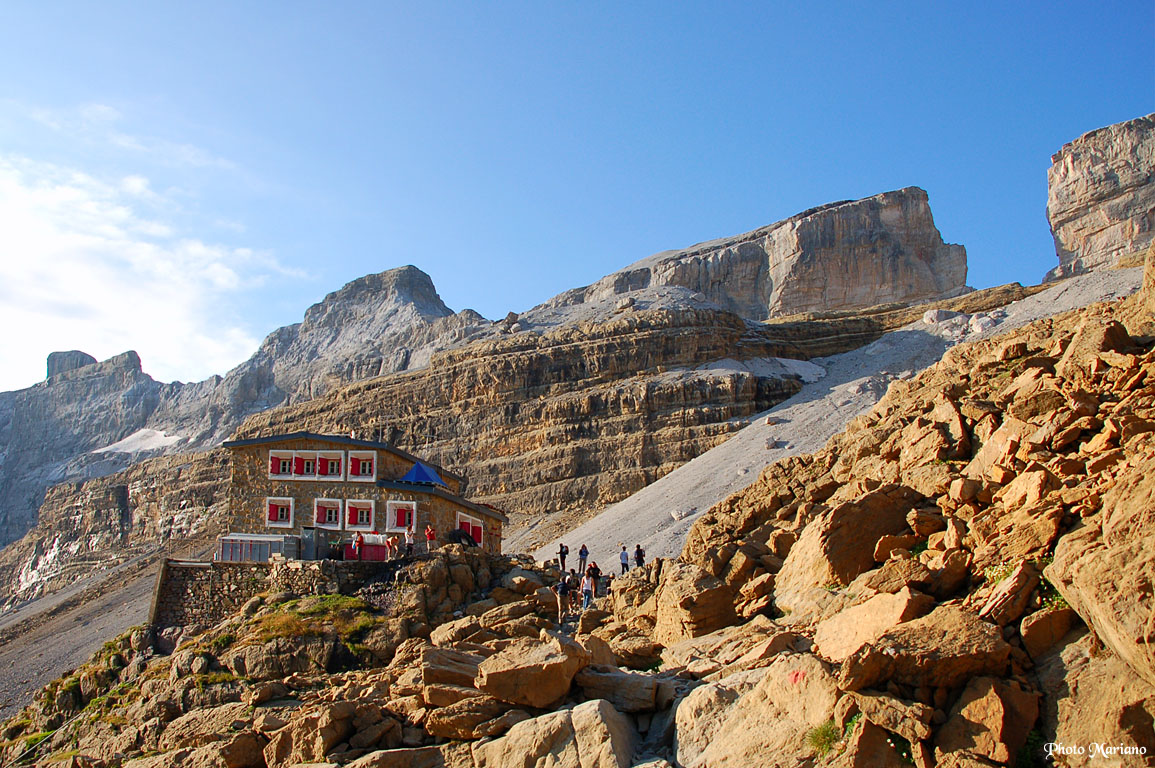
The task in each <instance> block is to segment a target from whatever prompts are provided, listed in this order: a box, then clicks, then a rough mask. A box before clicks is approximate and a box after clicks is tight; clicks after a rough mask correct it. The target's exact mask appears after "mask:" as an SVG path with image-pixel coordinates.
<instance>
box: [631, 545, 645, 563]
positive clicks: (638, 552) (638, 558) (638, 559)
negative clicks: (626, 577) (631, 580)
mask: <svg viewBox="0 0 1155 768" xmlns="http://www.w3.org/2000/svg"><path fill="white" fill-rule="evenodd" d="M634 564H635V565H637V567H639V568H641V567H643V566H645V564H646V550H644V549H642V545H641V544H639V545H638V546H637V547H636V548H635V549H634Z"/></svg>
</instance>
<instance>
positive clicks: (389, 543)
mask: <svg viewBox="0 0 1155 768" xmlns="http://www.w3.org/2000/svg"><path fill="white" fill-rule="evenodd" d="M357 535H358V536H360V535H361V534H357ZM385 559H386V560H392V559H393V539H391V538H390V537H388V536H386V537H385Z"/></svg>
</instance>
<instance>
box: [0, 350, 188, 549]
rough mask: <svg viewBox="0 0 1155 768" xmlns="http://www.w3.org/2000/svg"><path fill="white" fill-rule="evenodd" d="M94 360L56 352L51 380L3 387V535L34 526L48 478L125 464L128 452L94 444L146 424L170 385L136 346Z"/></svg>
mask: <svg viewBox="0 0 1155 768" xmlns="http://www.w3.org/2000/svg"><path fill="white" fill-rule="evenodd" d="M89 360H92V358H91V357H89V356H88V355H84V353H65V356H63V357H61V356H60V355H59V353H55V354H54V355H52V356H51V357H50V358H49V372H50V373H51V374H52V375H50V376H49V377H48V378H47V379H46V380H44V381H42V382H40V383H39V384H37V385H35V386H33V387H29V388H28V389H22V390H20V391H17V392H5V393H2V394H0V542H5V543H6V542H8V541H11V540H13V539H16V538H18V537H20V536H22V535H24V533H25V532H26V531H27V530H28V529H29V528H30V527H31V526H32V524H33V523H34V522H35V520H36V508H37V507H39V506H40V502H41V501H42V499H43V497H44V490H45V488H47V487H48V486H49V485H51V484H53V483H59V482H61V481H63V480H66V479H69V478H75V477H86V476H94V475H99V474H108V473H109V472H114V471H117V470H119V469H122V468H124V467H125V466H127V464H128V463H129V460H130V459H129V457H128V456H127V455H125V454H118V453H93V451H95V450H96V449H99V448H102V447H104V446H107V445H109V444H110V443H113V442H116V441H118V440H121V439H122V438H125V437H127V436H129V435H131V434H132V433H134V432H136V431H138V430H140V429H142V428H144V426H145V424H146V423H148V420H149V418H150V417H151V416H152V415H153V413H154V412H155V410H156V408H157V405H158V404H159V402H160V401H161V399H162V398H163V397H164V396H165V394H166V393H168V392H171V391H172V386H171V385H164V384H160V383H158V382H156V381H153V380H152V378H150V377H149V376H148V375H147V374H145V373H143V372H142V371H141V368H140V358H139V357H138V356H137V354H136V353H135V352H126V353H124V354H122V355H117V356H116V357H113V358H111V359H109V360H105V361H104V362H102V363H97V362H95V361H93V362H87V361H89Z"/></svg>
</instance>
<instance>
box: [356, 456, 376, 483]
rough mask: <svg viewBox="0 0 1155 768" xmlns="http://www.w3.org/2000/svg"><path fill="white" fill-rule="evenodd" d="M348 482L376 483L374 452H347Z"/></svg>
mask: <svg viewBox="0 0 1155 768" xmlns="http://www.w3.org/2000/svg"><path fill="white" fill-rule="evenodd" d="M349 480H350V481H351V482H354V483H373V482H376V481H377V452H376V451H349Z"/></svg>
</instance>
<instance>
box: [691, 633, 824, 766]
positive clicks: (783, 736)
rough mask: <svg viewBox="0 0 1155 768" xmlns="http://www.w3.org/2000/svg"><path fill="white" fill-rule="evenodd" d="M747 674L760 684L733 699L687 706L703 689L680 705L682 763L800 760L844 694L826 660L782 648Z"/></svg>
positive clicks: (748, 763)
mask: <svg viewBox="0 0 1155 768" xmlns="http://www.w3.org/2000/svg"><path fill="white" fill-rule="evenodd" d="M742 674H746V675H759V676H758V677H757V678H756V679H757V684H756V685H754V687H753V688H751V689H749V690H747V691H745V692H744V693H742V694H741V695H740V696H738V697H737V698H736V699H732V700H731V701H730V702H729V704H728V705H727V704H726V698H728V697H722V698H721V700H720V701H718V704H716V705H714V706H710V707H702V706H701V703H702V702H697V703H696V704H691V705H690V706H687V702H689V701H690V699H691V698H694V697H695V696H696V695H697V694H698V690H700V689H698V690H695V691H694V692H693V693H691V694H690V696H688V697H687V698H686V699H684V700H683V701H682V703H681V704H680V705H679V706H678V709H677V712H676V713H675V721H676V726H677V730H676V734H677V735H676V741H675V749H676V754H677V763H678V764H679V765H685V766H711V768H714V767H717V768H743V767H745V766H754V765H757V766H762V767H764V768H773V767H774V766H795V765H797V764H798V763H799V762H800V759H799V758H800V757H801V756H800V755H799V748H800V745H801V744H803V742H804V738H805V734H806V733H807V732H808V731H809V730H811V729H812V728H814V727H816V726H818V725H821V724H822V723H824V722H826V721H827V720H829V719H830V717H831V715H832V713H833V711H834V705H835V703H836V701H837V699H838V690H837V688H836V687H835V684H834V678H833V677H832V676H831V674H830V672H829V671H828V670H827V668H826V665H825V664H824V663H823V662H822V661H821V660H820V659H818V658H817V657H816V656H812V655H810V654H782V655H779V656H777V657H775V658H774V659H773V660H772V661H771V662H770V664H769V666H767V667H765V669H764V670H758V671H757V672H750V673H742ZM722 682H723V683H724V682H725V681H722ZM703 716H704V717H703ZM703 721H704V722H703Z"/></svg>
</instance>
